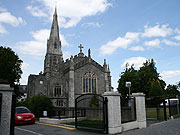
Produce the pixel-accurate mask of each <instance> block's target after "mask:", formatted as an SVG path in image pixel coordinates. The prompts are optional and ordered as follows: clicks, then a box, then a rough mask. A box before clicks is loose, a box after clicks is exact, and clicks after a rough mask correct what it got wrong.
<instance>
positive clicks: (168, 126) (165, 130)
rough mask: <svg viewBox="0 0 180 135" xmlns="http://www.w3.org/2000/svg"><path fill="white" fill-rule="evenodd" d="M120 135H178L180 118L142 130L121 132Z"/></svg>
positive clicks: (179, 134) (179, 132)
mask: <svg viewBox="0 0 180 135" xmlns="http://www.w3.org/2000/svg"><path fill="white" fill-rule="evenodd" d="M120 135H180V118H178V119H173V120H168V121H163V122H160V123H155V124H152V125H150V126H149V127H147V128H143V129H136V130H131V131H127V132H123V133H122V134H120Z"/></svg>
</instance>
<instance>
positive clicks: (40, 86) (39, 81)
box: [27, 74, 47, 98]
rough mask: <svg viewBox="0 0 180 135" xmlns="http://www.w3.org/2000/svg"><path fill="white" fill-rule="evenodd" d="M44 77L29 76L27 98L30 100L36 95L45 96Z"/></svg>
mask: <svg viewBox="0 0 180 135" xmlns="http://www.w3.org/2000/svg"><path fill="white" fill-rule="evenodd" d="M46 83H47V82H46V78H45V76H44V75H41V74H40V75H30V76H29V78H28V85H27V91H28V98H31V97H33V96H35V95H38V94H44V95H46V94H47V84H46Z"/></svg>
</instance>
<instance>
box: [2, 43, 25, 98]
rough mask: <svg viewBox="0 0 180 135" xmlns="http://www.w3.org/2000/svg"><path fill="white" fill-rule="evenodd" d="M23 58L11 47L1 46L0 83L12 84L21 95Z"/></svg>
mask: <svg viewBox="0 0 180 135" xmlns="http://www.w3.org/2000/svg"><path fill="white" fill-rule="evenodd" d="M21 64H22V60H20V59H19V57H18V55H17V54H15V52H14V51H12V50H11V48H9V47H7V48H6V47H2V46H0V83H4V84H10V86H11V87H14V90H15V93H16V94H17V95H19V92H18V85H19V80H20V78H21V74H22V70H21Z"/></svg>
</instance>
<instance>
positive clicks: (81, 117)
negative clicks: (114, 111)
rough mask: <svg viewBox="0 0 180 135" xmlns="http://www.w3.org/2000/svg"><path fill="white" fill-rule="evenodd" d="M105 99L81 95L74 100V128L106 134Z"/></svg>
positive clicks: (94, 95) (97, 96)
mask: <svg viewBox="0 0 180 135" xmlns="http://www.w3.org/2000/svg"><path fill="white" fill-rule="evenodd" d="M107 101H108V100H107V98H105V97H103V96H101V95H97V94H83V95H80V96H78V97H77V98H76V99H75V127H76V128H77V129H88V130H93V131H100V132H103V133H108V114H107Z"/></svg>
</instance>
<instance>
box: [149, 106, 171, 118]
mask: <svg viewBox="0 0 180 135" xmlns="http://www.w3.org/2000/svg"><path fill="white" fill-rule="evenodd" d="M158 114H159V116H158V117H159V119H164V109H163V108H160V109H159V110H158ZM166 115H167V118H169V109H168V108H166ZM146 118H157V109H156V108H146Z"/></svg>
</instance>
